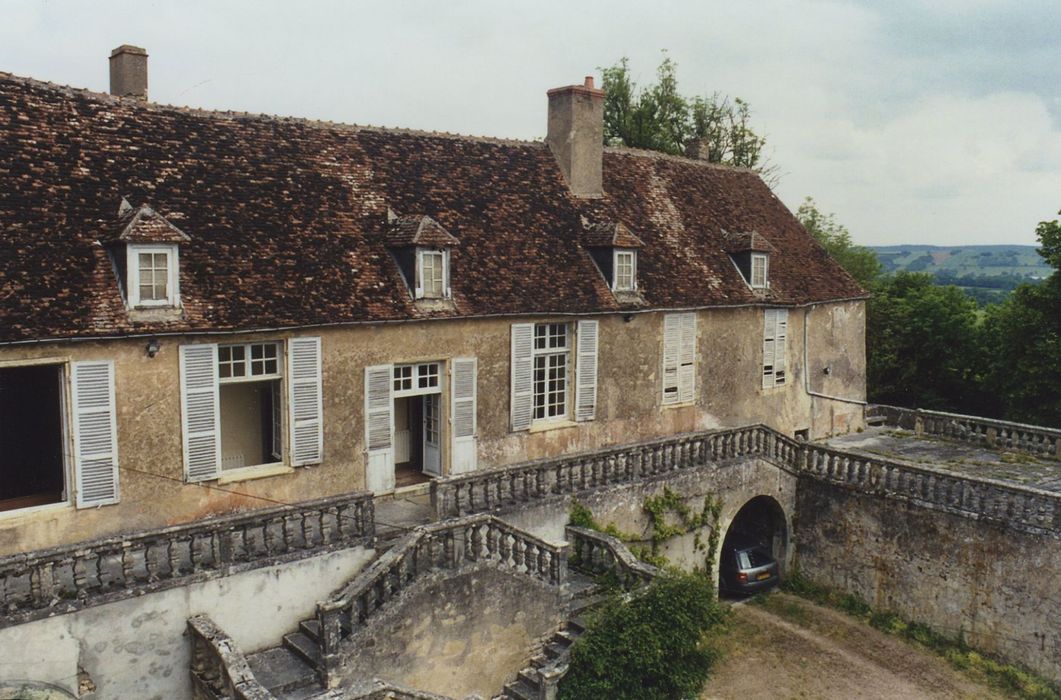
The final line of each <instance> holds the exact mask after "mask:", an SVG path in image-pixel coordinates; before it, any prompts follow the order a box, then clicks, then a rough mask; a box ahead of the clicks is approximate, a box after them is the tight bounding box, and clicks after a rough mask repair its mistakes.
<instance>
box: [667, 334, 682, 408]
mask: <svg viewBox="0 0 1061 700" xmlns="http://www.w3.org/2000/svg"><path fill="white" fill-rule="evenodd" d="M681 340H682V324H681V319H680V318H678V315H677V314H667V315H666V316H664V317H663V403H664V405H666V404H673V403H678V393H679V392H678V358H679V356H680V355H681V351H680V348H681Z"/></svg>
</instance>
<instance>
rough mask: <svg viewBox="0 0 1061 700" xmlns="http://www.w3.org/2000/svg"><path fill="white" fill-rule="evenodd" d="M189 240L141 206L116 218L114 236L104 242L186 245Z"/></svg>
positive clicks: (155, 214) (167, 222)
mask: <svg viewBox="0 0 1061 700" xmlns="http://www.w3.org/2000/svg"><path fill="white" fill-rule="evenodd" d="M124 201H125V200H123V202H124ZM190 240H191V239H190V238H188V235H187V234H186V233H184V231H181V230H180V229H179V228H177V227H176V226H174V225H173V224H171V223H170V222H169V221H168V220H167V219H166V217H164V216H162V215H161V214H159V213H158V212H156V211H155V210H154V209H152V208H151V207H149V206H147V205H146V204H141V205H140V206H138V207H135V208H133V207H130V208H129V209H128V210H127V211H126V212H125V213H124V214H120V215H119V216H118V221H117V222H116V223H115V224H114V235H113V236H110V237H106V238H105V239H104V242H108V241H124V242H125V243H187V242H188V241H190Z"/></svg>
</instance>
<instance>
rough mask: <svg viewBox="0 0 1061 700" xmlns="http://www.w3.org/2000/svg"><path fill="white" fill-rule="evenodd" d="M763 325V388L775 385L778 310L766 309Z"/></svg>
mask: <svg viewBox="0 0 1061 700" xmlns="http://www.w3.org/2000/svg"><path fill="white" fill-rule="evenodd" d="M764 317H765V321H764V323H763V388H764V389H769V388H770V387H772V386H773V385H774V355H775V347H774V334H775V333H776V331H777V309H766V312H765V313H764Z"/></svg>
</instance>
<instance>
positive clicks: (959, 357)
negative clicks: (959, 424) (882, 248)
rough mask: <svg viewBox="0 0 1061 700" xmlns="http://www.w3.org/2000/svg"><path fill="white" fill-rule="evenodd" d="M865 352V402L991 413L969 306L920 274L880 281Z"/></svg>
mask: <svg viewBox="0 0 1061 700" xmlns="http://www.w3.org/2000/svg"><path fill="white" fill-rule="evenodd" d="M866 350H867V358H866V361H867V370H866V374H867V377H866V383H867V389H868V392H869V397H870V400H871V401H875V402H879V403H893V404H897V405H900V406H916V407H919V408H927V409H941V410H954V411H958V412H964V413H993V410H992V408H991V406H990V402H989V400H988V399H987V397H985V395H984V394H983V392H982V390H981V378H982V374H983V370H984V367H985V365H986V361H985V357H984V348H983V345H982V340H981V331H980V328H979V325H978V313H977V306H976V302H974V301H973V300H972V299H970V298H969V297H968V296H967V295H966V294H965V293H963V292H962V291H961V290H960V289H958V288H957V287H949V286H948V287H941V286H939V285H936V284H934V282H933V280H932V276H931V275H928V274H923V273H912V272H901V273H899V274H897V275H895V276H894V277H885V278H882V279H881V280H880V281H879V282H878V283H877V284H876V286H875V288H874V294H873V299H872V300H871V301H870V303H869V305H868V308H867V319H866Z"/></svg>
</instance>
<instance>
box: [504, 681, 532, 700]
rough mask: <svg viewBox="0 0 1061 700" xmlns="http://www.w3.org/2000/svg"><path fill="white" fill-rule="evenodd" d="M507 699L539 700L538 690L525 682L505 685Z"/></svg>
mask: <svg viewBox="0 0 1061 700" xmlns="http://www.w3.org/2000/svg"><path fill="white" fill-rule="evenodd" d="M505 697H506V698H510V699H511V700H538V688H537V687H536V686H531V685H528V684H527V683H525V682H524V681H516V682H515V683H508V684H506V685H505Z"/></svg>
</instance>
